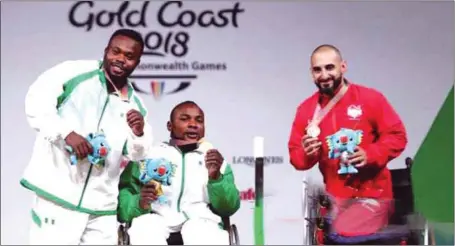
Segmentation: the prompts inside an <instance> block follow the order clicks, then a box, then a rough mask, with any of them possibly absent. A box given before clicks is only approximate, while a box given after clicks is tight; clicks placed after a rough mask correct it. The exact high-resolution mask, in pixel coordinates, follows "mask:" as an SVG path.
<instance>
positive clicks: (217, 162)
mask: <svg viewBox="0 0 455 246" xmlns="http://www.w3.org/2000/svg"><path fill="white" fill-rule="evenodd" d="M223 161H224V158H223V156H222V155H221V154H220V152H218V150H216V149H210V150H209V151H207V153H206V154H205V166H206V167H207V170H208V171H209V179H214V180H216V179H218V178H219V177H220V175H221V172H220V168H221V165H222V164H223Z"/></svg>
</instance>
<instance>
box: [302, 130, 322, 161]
mask: <svg viewBox="0 0 455 246" xmlns="http://www.w3.org/2000/svg"><path fill="white" fill-rule="evenodd" d="M321 145H322V143H321V141H319V139H317V138H312V137H310V136H308V135H306V134H305V136H303V138H302V146H303V151H304V152H305V154H306V155H307V156H310V155H317V154H319V150H320V149H321Z"/></svg>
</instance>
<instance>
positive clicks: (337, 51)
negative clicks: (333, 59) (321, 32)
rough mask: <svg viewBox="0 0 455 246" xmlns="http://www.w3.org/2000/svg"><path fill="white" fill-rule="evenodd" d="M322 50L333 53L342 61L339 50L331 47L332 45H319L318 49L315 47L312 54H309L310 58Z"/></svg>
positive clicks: (333, 46)
mask: <svg viewBox="0 0 455 246" xmlns="http://www.w3.org/2000/svg"><path fill="white" fill-rule="evenodd" d="M324 49H328V50H333V51H335V52H336V53H337V54H338V55H339V56H340V58H341V59H343V58H342V56H341V52H340V50H339V49H338V48H337V47H335V45H332V44H321V45H319V46H318V47H316V49H314V50H313V53H311V57H313V56H314V54H316V53H317V52H318V51H320V50H324Z"/></svg>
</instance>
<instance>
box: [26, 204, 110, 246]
mask: <svg viewBox="0 0 455 246" xmlns="http://www.w3.org/2000/svg"><path fill="white" fill-rule="evenodd" d="M31 221H32V222H31V228H30V238H29V244H30V245H117V239H118V235H117V225H118V223H117V216H115V215H105V216H95V215H89V214H86V213H81V212H77V211H74V210H69V209H66V208H63V207H61V206H59V205H57V204H55V203H53V202H51V201H49V200H46V199H44V198H42V197H39V196H36V197H35V201H34V205H33V208H32V215H31Z"/></svg>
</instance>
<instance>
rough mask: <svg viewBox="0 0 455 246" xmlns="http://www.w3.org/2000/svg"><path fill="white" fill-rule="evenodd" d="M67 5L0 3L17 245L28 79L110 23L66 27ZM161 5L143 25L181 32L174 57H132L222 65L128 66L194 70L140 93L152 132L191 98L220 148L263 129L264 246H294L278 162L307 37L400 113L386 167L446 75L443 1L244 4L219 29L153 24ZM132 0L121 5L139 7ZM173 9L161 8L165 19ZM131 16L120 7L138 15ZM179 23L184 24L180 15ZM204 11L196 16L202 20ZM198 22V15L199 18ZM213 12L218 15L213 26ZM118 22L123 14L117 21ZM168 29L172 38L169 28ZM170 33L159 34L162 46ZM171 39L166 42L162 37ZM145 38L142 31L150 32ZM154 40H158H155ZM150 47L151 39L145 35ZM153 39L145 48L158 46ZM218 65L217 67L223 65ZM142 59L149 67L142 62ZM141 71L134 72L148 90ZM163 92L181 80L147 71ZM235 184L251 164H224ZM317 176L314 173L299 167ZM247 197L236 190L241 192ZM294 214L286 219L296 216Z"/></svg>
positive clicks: (7, 162) (417, 129) (5, 221)
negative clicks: (327, 46) (331, 48)
mask: <svg viewBox="0 0 455 246" xmlns="http://www.w3.org/2000/svg"><path fill="white" fill-rule="evenodd" d="M234 4H235V2H228V1H216V2H215V1H213V2H208V1H194V2H185V3H184V4H183V9H190V10H193V11H194V12H196V13H200V12H202V11H204V10H212V11H215V12H217V11H219V10H221V9H232V8H233V7H234ZM73 5H74V2H21V1H15V2H3V3H2V13H1V38H2V40H1V41H2V42H1V59H2V63H1V71H2V72H1V116H2V121H1V133H2V138H1V152H2V155H1V165H2V166H1V185H2V187H1V198H2V199H1V228H2V229H1V238H2V239H1V243H2V244H24V243H26V242H27V240H26V237H27V230H28V223H29V218H30V212H29V209H30V205H31V194H30V192H28V191H26V190H25V189H23V188H22V187H20V185H19V180H20V178H21V175H22V171H23V169H24V168H25V166H26V165H27V162H28V159H29V157H30V152H31V149H32V143H33V141H34V138H35V134H34V132H33V130H32V129H31V128H30V127H29V126H28V125H27V123H26V120H25V115H24V96H25V93H26V91H27V89H28V86H29V85H30V84H31V83H32V82H33V81H34V79H35V78H36V77H37V76H38V75H39V74H40V73H41V72H43V71H44V70H45V69H47V68H49V67H51V66H53V65H55V64H57V63H59V62H62V61H64V60H69V59H98V58H101V57H102V53H103V49H104V47H105V45H106V44H107V41H108V39H109V36H110V34H111V33H112V32H113V31H114V30H115V29H116V28H118V27H119V25H118V23H117V22H116V21H114V22H113V24H112V25H111V26H108V27H105V28H101V27H98V26H93V27H92V29H91V30H90V31H86V29H84V28H83V27H79V28H78V27H74V26H72V25H71V24H70V22H69V18H68V16H69V12H70V9H71V7H72V6H73ZM120 5H121V2H97V3H95V4H94V7H93V8H92V9H90V8H89V6H88V5H87V4H85V5H81V6H80V7H79V8H78V9H77V10H76V11H75V19H76V20H77V21H78V22H82V21H83V20H86V19H87V17H88V14H89V13H96V12H100V11H101V10H108V11H116V10H117V9H118V7H119V6H120ZM162 5H163V3H162V2H151V3H150V4H149V5H148V7H147V9H146V10H145V11H143V17H144V23H145V24H146V25H147V26H146V27H137V28H136V29H137V30H140V31H141V32H142V33H144V34H147V33H149V32H151V31H157V32H158V33H160V34H161V35H162V36H163V40H165V39H166V37H167V36H166V35H168V33H169V32H173V33H174V34H175V33H177V32H179V31H184V32H187V33H188V35H189V37H190V41H189V42H188V43H187V46H188V50H187V53H186V54H184V56H183V57H180V58H179V57H176V56H175V55H173V54H172V53H171V54H167V55H165V56H164V57H159V56H146V57H144V58H143V61H142V62H143V64H149V63H174V62H176V61H177V62H186V63H187V64H189V65H191V63H192V62H193V61H198V62H202V63H224V64H225V66H226V69H225V70H221V71H220V70H218V71H213V70H212V71H195V70H194V69H191V67H188V69H184V68H185V67H181V68H182V69H184V70H183V71H178V70H174V71H163V70H155V71H147V70H144V69H142V70H138V71H137V73H135V75H138V74H142V75H146V74H148V75H149V74H155V75H157V74H161V75H172V74H174V75H176V74H180V75H196V76H197V79H192V80H190V82H191V85H190V86H189V87H188V88H187V89H185V90H183V91H181V92H179V93H175V94H172V95H163V96H162V97H161V99H160V100H156V99H155V98H154V97H153V96H152V95H144V96H143V98H144V101H145V103H146V105H147V107H148V108H149V111H150V112H151V114H150V118H149V120H150V121H151V123H152V125H153V127H154V129H155V136H156V138H157V139H160V140H164V139H166V138H167V137H168V133H167V131H166V129H165V123H166V121H167V119H168V117H169V112H170V110H171V108H172V107H173V106H174V105H175V104H177V103H178V102H181V101H183V100H194V101H196V102H197V103H198V104H200V106H201V107H202V108H203V109H204V110H205V113H206V117H207V138H208V139H209V140H210V141H211V142H213V144H214V145H216V146H217V147H218V148H219V149H220V150H221V151H222V153H223V154H224V155H225V157H226V158H227V159H229V160H231V159H232V158H233V157H234V156H248V155H252V154H253V153H252V151H253V149H252V142H253V136H255V135H260V136H264V137H265V154H266V155H268V156H283V157H284V162H283V164H270V165H268V166H267V167H266V169H265V179H264V180H265V193H266V194H267V197H266V198H265V224H266V225H265V230H266V232H265V234H266V244H301V243H302V242H303V226H302V225H303V223H302V220H299V218H300V217H301V216H302V210H301V202H300V200H301V186H300V182H301V179H302V173H301V172H297V171H295V170H294V169H293V168H292V167H291V165H289V164H288V163H289V160H288V152H287V140H288V137H289V131H290V126H291V123H292V120H293V117H294V113H295V109H296V107H297V105H298V104H299V103H300V102H301V101H302V100H303V99H304V98H306V97H307V96H309V95H311V94H312V93H313V92H314V91H315V86H314V84H313V83H312V81H311V80H310V77H309V70H308V69H309V54H310V53H311V51H312V50H313V49H314V48H315V47H316V46H317V45H319V44H322V43H331V44H334V45H336V46H338V47H339V48H340V49H341V51H342V53H343V55H344V57H345V58H346V59H347V61H348V65H349V72H348V74H347V76H348V78H349V79H352V80H353V81H355V82H357V83H361V84H364V85H367V86H371V87H374V88H377V89H378V90H380V91H382V92H383V93H384V94H385V95H386V96H387V98H388V99H389V100H390V101H391V103H392V104H393V105H394V107H395V109H396V110H397V111H398V113H399V114H400V115H401V117H402V119H403V121H404V123H405V125H406V127H407V130H408V133H409V145H408V147H407V149H406V151H405V152H404V154H403V155H402V156H401V157H400V158H398V159H397V160H395V161H394V162H393V163H391V164H390V167H391V168H396V167H400V166H403V165H402V163H403V160H404V158H405V156H412V155H414V153H415V152H416V150H417V148H418V146H419V145H420V142H421V141H422V139H423V137H424V136H425V134H426V132H427V130H428V128H429V126H430V124H431V122H432V120H433V118H434V116H435V115H436V113H437V110H438V109H439V106H440V105H441V103H442V101H443V99H444V98H445V96H446V93H447V92H448V90H449V87H450V86H451V85H452V83H453V74H454V71H453V70H454V64H453V53H454V48H453V43H454V35H453V30H454V24H453V23H454V20H453V12H454V10H453V7H452V5H453V3H450V2H352V1H351V2H337V3H333V2H304V1H302V2H297V1H289V2H278V1H277V2H269V1H267V2H261V3H260V2H244V3H240V4H239V8H241V9H244V12H242V13H238V14H237V15H236V18H235V19H236V22H237V27H233V24H232V16H233V15H232V13H230V12H225V13H224V14H222V16H224V17H226V19H227V20H229V24H228V25H227V26H225V27H220V28H217V27H213V26H211V27H206V28H204V27H201V26H198V25H193V26H191V27H186V28H185V27H164V26H162V25H160V23H159V22H158V21H157V20H158V19H157V16H158V12H159V9H160V7H162ZM141 6H142V3H140V2H132V3H131V4H130V6H129V7H128V9H127V10H126V11H125V13H124V14H123V18H126V16H127V15H128V12H130V11H131V10H141ZM182 11H183V10H182V9H180V10H179V9H178V6H177V5H170V6H168V7H167V8H166V10H165V12H164V15H163V16H164V18H165V20H166V21H168V22H169V21H171V20H173V19H175V18H176V17H177V16H178V14H179V13H181V12H182ZM140 13H141V12H137V13H136V14H133V15H131V17H132V20H133V22H138V21H139V20H140V19H139V17H140ZM185 15H187V16H186V17H184V21H188V20H189V19H188V17H189V16H188V14H185ZM204 18H207V16H206V17H204ZM107 20H108V19H107V16H104V17H102V18H101V21H102V22H103V23H106V21H107ZM204 20H205V19H204ZM221 20H222V19H221V18H218V19H217V21H218V23H221V22H220V21H221ZM123 22H124V23H125V21H124V19H123ZM174 34H173V35H174ZM182 35H184V34H181V35H180V36H179V38H178V39H177V42H175V39H174V38H175V36H171V38H170V39H169V40H170V41H169V42H167V45H165V44H163V45H164V46H167V47H168V48H169V49H172V47H173V45H177V46H175V47H177V49H176V52H177V55H178V52H180V50H178V40H182V39H180V38H182V37H184V36H182ZM173 40H174V41H173ZM152 41H153V40H152ZM163 43H166V42H164V41H163ZM150 45H151V46H153V43H151V44H150ZM164 46H161V47H160V48H159V49H158V50H156V51H160V52H162V51H164V50H165V47H164ZM223 66H224V65H220V66H219V67H223ZM143 67H146V68H147V67H148V68H150V65H146V66H143ZM151 80H152V79H148V80H147V79H140V80H137V83H138V85H139V86H140V87H141V89H143V90H147V91H150V81H151ZM156 80H157V81H158V82H164V83H165V86H164V92H169V91H171V90H172V89H173V88H176V86H177V85H178V84H179V82H181V81H185V79H183V80H178V79H169V78H167V79H156ZM234 172H235V174H236V177H237V178H236V179H237V183H238V186H239V188H240V189H242V190H245V191H246V190H248V189H249V188H251V187H254V172H253V168H251V167H250V166H247V165H244V164H235V165H234ZM309 174H310V175H312V177H313V178H316V179H317V178H319V177H320V176H319V174H318V170H316V169H313V170H311V171H310V172H309ZM246 197H248V196H246ZM252 207H253V203H248V202H244V203H243V204H242V208H241V210H240V211H239V212H238V213H237V214H236V215H235V216H234V218H233V219H232V221H233V222H234V223H236V224H237V225H238V227H239V229H240V234H241V240H242V243H244V244H251V243H253V210H252V209H251V208H252ZM296 219H297V220H296Z"/></svg>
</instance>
